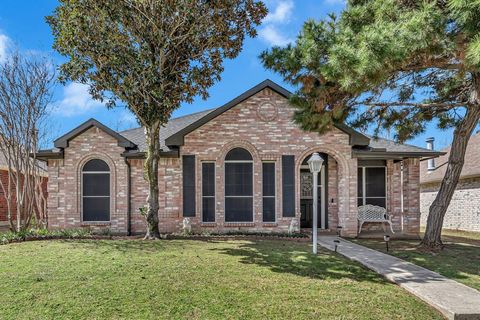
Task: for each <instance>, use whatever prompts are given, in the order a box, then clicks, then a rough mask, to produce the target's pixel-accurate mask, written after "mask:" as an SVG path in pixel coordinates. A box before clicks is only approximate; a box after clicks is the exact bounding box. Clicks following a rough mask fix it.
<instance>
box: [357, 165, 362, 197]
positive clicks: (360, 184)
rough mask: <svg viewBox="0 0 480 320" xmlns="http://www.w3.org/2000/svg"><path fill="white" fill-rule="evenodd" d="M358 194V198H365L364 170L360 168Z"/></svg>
mask: <svg viewBox="0 0 480 320" xmlns="http://www.w3.org/2000/svg"><path fill="white" fill-rule="evenodd" d="M357 192H358V197H363V168H358V184H357Z"/></svg>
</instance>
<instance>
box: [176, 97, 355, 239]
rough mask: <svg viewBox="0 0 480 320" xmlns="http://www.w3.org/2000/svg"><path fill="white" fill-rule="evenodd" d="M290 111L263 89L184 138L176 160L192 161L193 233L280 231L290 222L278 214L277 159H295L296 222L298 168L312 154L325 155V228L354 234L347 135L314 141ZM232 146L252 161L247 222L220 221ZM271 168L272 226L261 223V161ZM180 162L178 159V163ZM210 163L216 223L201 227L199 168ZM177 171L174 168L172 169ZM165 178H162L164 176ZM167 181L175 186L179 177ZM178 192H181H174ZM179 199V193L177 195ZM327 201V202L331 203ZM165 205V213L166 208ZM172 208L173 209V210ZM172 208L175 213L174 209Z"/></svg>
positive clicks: (352, 163)
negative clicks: (249, 219) (185, 157)
mask: <svg viewBox="0 0 480 320" xmlns="http://www.w3.org/2000/svg"><path fill="white" fill-rule="evenodd" d="M293 111H294V110H293V108H292V107H291V106H289V105H288V103H287V100H286V99H285V98H284V97H282V96H280V95H278V94H277V93H275V92H274V91H272V90H270V89H265V90H263V91H261V92H259V93H257V94H256V95H254V96H252V97H250V98H249V99H247V100H245V101H243V102H242V103H240V104H239V105H237V106H235V107H234V108H232V109H230V110H228V111H227V112H225V113H223V114H221V115H220V116H218V117H217V118H215V119H213V120H212V121H210V122H208V123H206V124H205V125H203V126H202V127H200V128H198V129H196V130H195V131H193V132H191V133H190V134H188V135H187V136H186V137H185V145H184V146H183V147H182V148H181V155H189V154H192V155H195V156H196V166H197V167H196V172H197V183H196V188H197V192H196V194H197V199H196V204H197V210H196V216H195V218H194V219H192V221H193V224H194V228H197V229H200V228H202V229H206V228H210V229H213V230H219V231H225V230H272V231H286V230H287V229H288V226H289V225H290V222H291V220H292V218H284V217H283V215H282V185H281V181H282V171H281V157H282V155H294V156H295V164H296V165H295V174H296V179H295V185H296V190H295V192H296V203H295V208H296V210H295V211H296V216H295V218H294V219H296V220H297V221H298V225H299V219H300V185H299V172H300V165H301V163H302V161H303V160H304V159H305V157H307V156H309V155H310V154H311V153H313V152H323V153H326V154H328V155H329V188H328V190H329V192H328V195H327V196H326V199H328V200H329V201H328V208H329V222H330V227H331V228H335V227H336V225H337V224H341V225H342V226H343V227H344V228H343V230H344V233H345V234H346V235H355V234H356V226H357V221H356V192H357V176H356V175H357V170H356V165H357V160H356V159H354V158H352V156H351V146H350V145H349V136H348V135H347V134H345V133H344V132H342V131H340V130H337V129H334V130H332V131H331V132H329V133H327V134H324V135H322V136H319V135H318V134H316V133H311V132H305V131H303V130H301V129H300V128H299V127H298V126H297V125H296V124H294V123H293V122H292V115H293ZM235 147H241V148H245V149H246V150H248V151H249V152H250V153H251V155H252V157H253V161H254V165H253V169H254V221H253V223H225V222H224V196H223V194H224V188H223V179H224V170H223V168H224V158H225V155H226V153H227V152H228V151H230V150H231V149H233V148H235ZM265 160H268V161H274V162H275V163H276V179H277V186H276V208H277V212H276V223H263V222H262V202H261V200H262V186H261V174H262V173H261V165H262V161H265ZM180 161H181V159H180ZM203 161H213V162H215V169H216V199H215V200H216V222H215V223H208V224H203V223H201V163H202V162H203ZM180 167H181V164H179V166H178V168H180ZM167 176H168V173H167ZM170 179H172V181H175V183H178V187H179V188H180V187H181V175H180V176H179V177H178V178H177V180H176V179H175V176H173V175H170ZM180 191H181V189H180ZM180 196H181V192H180ZM332 200H333V202H332ZM181 203H182V202H181V199H179V204H180V205H177V206H175V210H173V209H172V211H176V212H178V218H177V222H176V225H177V226H180V225H181V220H182V209H181ZM169 205H170V204H169V203H168V201H167V208H168V207H169ZM177 207H178V208H177ZM177 209H178V210H177Z"/></svg>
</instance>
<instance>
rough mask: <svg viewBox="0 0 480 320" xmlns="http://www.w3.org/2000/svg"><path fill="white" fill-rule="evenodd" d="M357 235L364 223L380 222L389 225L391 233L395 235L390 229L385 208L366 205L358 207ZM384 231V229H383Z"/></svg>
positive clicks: (389, 221) (390, 222) (390, 223)
mask: <svg viewBox="0 0 480 320" xmlns="http://www.w3.org/2000/svg"><path fill="white" fill-rule="evenodd" d="M357 219H358V233H360V232H361V231H362V226H363V224H364V223H365V222H380V223H382V225H383V223H388V224H389V225H390V230H391V231H392V233H395V232H394V231H393V228H392V220H391V218H390V216H389V214H388V213H387V210H386V209H385V208H382V207H379V206H374V205H371V204H367V205H364V206H360V207H358V216H357ZM384 230H385V227H384Z"/></svg>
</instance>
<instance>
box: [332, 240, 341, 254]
mask: <svg viewBox="0 0 480 320" xmlns="http://www.w3.org/2000/svg"><path fill="white" fill-rule="evenodd" d="M333 243H335V252H337V248H338V245H339V244H340V240H338V239H335V240H333Z"/></svg>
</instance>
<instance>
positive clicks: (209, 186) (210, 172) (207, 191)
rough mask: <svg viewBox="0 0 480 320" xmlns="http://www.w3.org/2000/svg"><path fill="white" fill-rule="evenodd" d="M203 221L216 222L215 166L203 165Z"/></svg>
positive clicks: (210, 164)
mask: <svg viewBox="0 0 480 320" xmlns="http://www.w3.org/2000/svg"><path fill="white" fill-rule="evenodd" d="M202 221H203V222H214V221H215V164H214V163H202Z"/></svg>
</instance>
